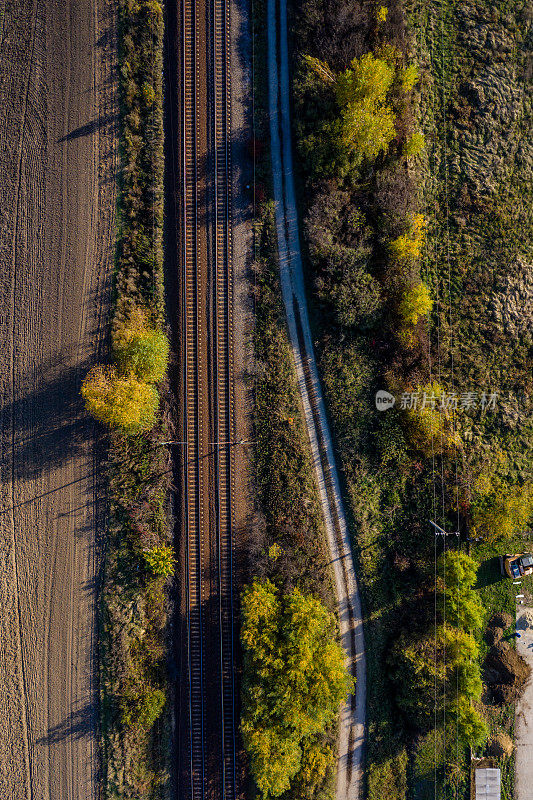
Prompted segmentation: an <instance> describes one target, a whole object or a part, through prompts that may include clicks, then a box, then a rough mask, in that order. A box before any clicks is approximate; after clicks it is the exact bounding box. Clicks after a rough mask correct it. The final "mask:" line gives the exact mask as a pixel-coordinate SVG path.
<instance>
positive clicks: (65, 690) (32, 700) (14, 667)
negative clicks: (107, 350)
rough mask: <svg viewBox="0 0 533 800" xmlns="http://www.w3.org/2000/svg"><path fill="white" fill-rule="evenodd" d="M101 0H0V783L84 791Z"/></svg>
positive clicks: (103, 223)
mask: <svg viewBox="0 0 533 800" xmlns="http://www.w3.org/2000/svg"><path fill="white" fill-rule="evenodd" d="M112 6H113V4H112V3H111V2H107V0H66V2H58V0H0V42H1V46H0V317H1V331H2V340H1V346H0V391H1V411H0V447H1V473H0V476H1V481H0V492H1V495H0V502H1V525H0V642H1V649H0V797H2V798H3V800H67V798H68V800H86V799H87V798H93V797H94V796H95V793H96V773H97V763H96V752H95V723H96V710H95V709H96V705H95V699H96V697H95V695H96V688H97V686H96V675H95V672H94V664H95V661H94V644H95V637H94V633H95V631H94V626H95V604H94V598H95V582H96V574H97V572H96V570H97V546H96V543H97V535H96V530H97V525H96V520H97V505H96V478H95V464H96V461H95V449H94V430H93V426H92V424H91V423H90V422H89V420H88V419H87V417H86V416H85V414H84V413H83V411H82V408H81V406H80V402H79V384H80V380H81V377H82V376H83V374H84V372H85V370H86V367H87V365H88V364H90V363H92V362H93V361H94V359H95V356H96V351H97V349H98V347H99V344H100V342H101V336H102V327H103V326H102V319H103V314H104V303H103V300H102V298H103V297H104V295H105V291H104V288H105V284H106V281H107V280H108V278H109V268H110V265H111V264H112V256H113V252H112V245H113V224H114V221H113V212H114V173H115V154H114V150H113V141H114V137H113V129H114V125H115V122H114V120H115V119H116V114H115V99H114V98H115V91H114V87H113V80H114V79H113V69H114V59H115V56H114V53H115V42H114V27H115V20H114V18H113V13H112V10H111V9H112Z"/></svg>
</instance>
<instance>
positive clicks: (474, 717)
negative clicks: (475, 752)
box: [447, 694, 489, 747]
mask: <svg viewBox="0 0 533 800" xmlns="http://www.w3.org/2000/svg"><path fill="white" fill-rule="evenodd" d="M447 712H448V714H449V716H450V718H451V719H450V730H449V736H452V737H453V738H454V739H455V738H456V736H458V737H459V741H460V742H461V743H462V744H463V745H466V746H470V747H480V746H481V745H482V744H483V743H484V742H485V741H486V739H487V736H488V733H489V730H488V726H487V723H486V722H485V720H484V719H483V717H482V716H481V715H480V713H479V712H478V711H477V710H476V709H475V707H474V705H473V704H472V703H471V702H470V700H469V699H468V698H467V697H466V696H465V695H461V694H460V695H459V697H456V698H455V700H453V701H452V702H451V703H450V704H449V705H448V706H447Z"/></svg>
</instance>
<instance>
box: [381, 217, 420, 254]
mask: <svg viewBox="0 0 533 800" xmlns="http://www.w3.org/2000/svg"><path fill="white" fill-rule="evenodd" d="M425 228H426V219H425V217H424V216H423V215H422V214H415V215H414V216H413V218H412V220H411V223H410V225H409V229H408V230H407V231H406V233H404V234H402V235H401V236H398V238H397V239H394V240H393V241H392V242H390V244H389V249H390V251H391V254H392V256H393V258H395V259H396V260H397V261H399V262H400V263H402V262H403V263H405V262H407V261H416V259H417V258H419V256H420V252H421V250H422V245H423V243H424V233H425Z"/></svg>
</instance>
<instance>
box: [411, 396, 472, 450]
mask: <svg viewBox="0 0 533 800" xmlns="http://www.w3.org/2000/svg"><path fill="white" fill-rule="evenodd" d="M415 394H417V396H418V397H419V398H420V403H419V404H417V407H416V408H413V409H408V410H406V419H407V425H406V433H407V435H408V437H409V438H410V440H411V444H413V445H414V446H415V447H416V448H417V449H418V450H420V451H421V452H422V453H425V454H426V455H431V454H432V453H438V452H441V451H442V450H444V449H445V448H448V447H451V446H452V445H454V444H455V445H456V446H459V445H460V439H459V435H458V434H457V432H455V433H453V431H452V430H451V427H450V422H451V417H450V411H449V410H448V409H446V408H442V407H441V406H442V394H443V389H442V387H441V386H439V384H438V383H436V381H433V382H432V383H428V384H425V385H424V386H419V387H418V389H417V392H416V393H415Z"/></svg>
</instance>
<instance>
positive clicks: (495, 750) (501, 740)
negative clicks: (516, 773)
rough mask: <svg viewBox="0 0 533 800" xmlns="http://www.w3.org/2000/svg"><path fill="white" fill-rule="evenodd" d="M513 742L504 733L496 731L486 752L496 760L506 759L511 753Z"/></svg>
mask: <svg viewBox="0 0 533 800" xmlns="http://www.w3.org/2000/svg"><path fill="white" fill-rule="evenodd" d="M513 749H514V744H513V740H512V739H511V737H510V736H509V734H508V733H505V731H498V732H497V733H496V734H495V735H494V736H493V737H492V738H491V739H490V740H489V743H488V746H487V752H488V753H489V755H491V756H495V757H496V758H508V757H509V756H510V755H511V753H512V752H513Z"/></svg>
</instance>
